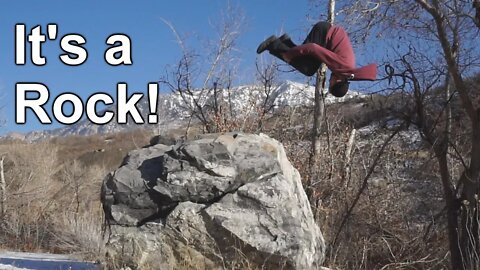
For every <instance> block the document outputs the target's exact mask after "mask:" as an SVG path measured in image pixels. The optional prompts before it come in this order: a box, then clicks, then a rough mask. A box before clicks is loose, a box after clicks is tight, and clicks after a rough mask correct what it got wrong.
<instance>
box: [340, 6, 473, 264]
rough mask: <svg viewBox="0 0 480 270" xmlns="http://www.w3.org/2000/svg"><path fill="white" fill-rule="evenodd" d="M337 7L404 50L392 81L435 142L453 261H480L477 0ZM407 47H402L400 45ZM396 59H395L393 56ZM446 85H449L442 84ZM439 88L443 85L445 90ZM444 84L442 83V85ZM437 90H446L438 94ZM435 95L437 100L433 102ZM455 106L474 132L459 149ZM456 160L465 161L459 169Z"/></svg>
mask: <svg viewBox="0 0 480 270" xmlns="http://www.w3.org/2000/svg"><path fill="white" fill-rule="evenodd" d="M342 3H343V5H342V6H341V7H340V8H339V9H338V14H339V16H341V19H342V21H343V22H344V25H345V26H346V27H349V28H350V32H351V33H352V35H353V37H354V40H355V41H365V40H366V39H367V38H368V37H372V36H374V37H380V36H381V37H383V38H384V39H385V38H390V39H389V41H390V42H391V44H393V45H394V46H395V48H394V51H395V52H397V55H400V57H399V58H398V60H397V61H395V63H391V65H392V66H394V67H395V69H396V72H393V71H392V70H390V71H389V72H387V73H388V74H387V75H388V76H389V77H390V79H391V81H393V83H397V85H399V87H400V88H401V89H402V90H404V91H405V94H407V95H408V96H410V98H411V100H412V102H411V103H409V104H406V106H405V108H404V109H405V110H410V112H407V113H404V115H405V116H409V117H410V119H408V120H409V121H410V122H411V123H412V124H414V126H416V127H417V128H418V131H419V132H420V134H421V136H422V138H423V139H424V141H425V142H426V143H428V144H429V145H430V146H431V149H432V152H433V154H434V156H435V159H436V162H437V165H438V167H437V168H438V171H437V173H438V177H439V179H440V183H441V185H442V187H443V197H444V201H445V205H446V216H447V223H448V239H449V248H450V257H451V266H452V269H479V267H480V256H479V254H480V238H479V236H480V235H479V230H480V228H479V218H478V216H479V213H478V193H479V191H480V108H479V103H478V102H477V103H475V100H476V98H477V96H476V95H478V94H476V92H477V91H478V88H477V90H475V89H472V86H471V85H469V84H468V83H467V78H468V76H470V75H473V74H474V73H475V72H478V69H479V67H480V63H479V59H480V58H479V57H478V56H479V49H478V29H477V27H476V26H478V12H477V10H478V8H477V6H478V1H474V2H473V7H474V8H472V2H470V1H459V0H445V1H439V0H410V1H396V0H379V1H360V0H351V1H344V2H342ZM402 51H403V53H402ZM391 60H392V59H390V61H389V62H393V61H391ZM442 85H445V87H443V88H442ZM439 89H440V90H439ZM442 89H443V90H442ZM438 91H442V92H443V94H441V95H437V96H438V98H434V97H435V96H436V94H437V93H438ZM433 100H437V101H438V102H434V101H433ZM451 110H454V111H457V112H459V113H460V115H463V119H464V120H463V121H462V125H460V124H457V127H456V128H457V129H458V128H461V129H462V132H463V133H466V135H467V136H468V137H469V139H468V140H469V143H468V147H467V149H466V150H464V151H461V150H459V149H460V147H459V146H458V145H457V144H456V142H455V140H454V139H452V136H453V135H455V133H458V131H457V132H456V131H455V130H454V127H453V126H452V121H451V119H452V117H454V116H452V113H451ZM451 164H457V165H458V166H460V167H461V168H463V169H462V170H461V173H460V174H458V175H457V174H455V173H454V171H453V170H452V165H451Z"/></svg>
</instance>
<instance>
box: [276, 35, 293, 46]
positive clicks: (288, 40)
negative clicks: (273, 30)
mask: <svg viewBox="0 0 480 270" xmlns="http://www.w3.org/2000/svg"><path fill="white" fill-rule="evenodd" d="M278 39H280V41H281V42H283V44H285V45H287V46H288V47H289V48H293V47H296V46H297V44H295V43H293V41H292V39H291V38H290V36H289V35H288V34H283V35H282V36H280V37H279V38H278Z"/></svg>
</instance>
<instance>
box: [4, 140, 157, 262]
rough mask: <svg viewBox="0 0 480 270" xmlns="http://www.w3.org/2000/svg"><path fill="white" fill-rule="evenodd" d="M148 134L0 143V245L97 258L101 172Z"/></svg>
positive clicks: (108, 169) (121, 157)
mask: <svg viewBox="0 0 480 270" xmlns="http://www.w3.org/2000/svg"><path fill="white" fill-rule="evenodd" d="M150 137H151V135H150V134H149V133H146V132H133V133H122V134H116V135H114V136H109V137H102V136H92V137H67V138H57V139H53V140H50V141H47V142H41V143H33V144H30V143H25V142H11V141H10V142H2V143H1V144H0V155H2V156H4V157H5V162H4V163H5V179H6V183H7V192H6V194H7V200H6V205H5V208H6V209H5V216H3V217H2V219H1V221H0V226H1V230H0V248H2V249H8V250H16V251H43V252H45V251H46V252H55V253H75V254H80V255H83V256H84V257H86V258H88V259H94V260H95V259H99V256H101V254H102V252H101V250H102V247H103V246H104V243H103V238H102V231H101V228H102V222H103V212H102V208H101V204H100V200H99V199H100V194H99V192H100V187H101V183H102V180H103V177H104V176H105V175H106V173H107V172H108V171H111V170H112V169H114V168H116V167H118V166H119V164H120V163H121V161H122V159H123V157H124V156H125V154H126V153H127V152H128V151H129V150H132V149H134V148H138V147H141V146H144V145H146V144H147V143H148V139H149V138H150Z"/></svg>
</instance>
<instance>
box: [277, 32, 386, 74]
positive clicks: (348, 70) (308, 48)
mask: <svg viewBox="0 0 480 270" xmlns="http://www.w3.org/2000/svg"><path fill="white" fill-rule="evenodd" d="M285 56H286V57H287V58H289V59H294V58H296V57H299V56H311V57H314V58H316V59H318V60H319V61H320V62H322V63H325V64H326V65H327V67H328V68H329V69H330V70H331V71H332V72H333V73H336V74H340V75H343V76H346V77H349V78H351V80H369V81H374V80H375V79H376V78H377V65H376V64H369V65H366V66H364V67H360V68H356V67H355V54H354V52H353V48H352V43H351V42H350V39H349V38H348V35H347V33H346V32H345V30H344V29H343V28H342V27H340V26H336V25H332V26H331V27H330V29H329V30H328V33H327V39H326V45H325V48H324V47H322V46H320V45H318V44H316V43H307V44H303V45H300V46H296V47H293V48H292V49H290V50H288V51H287V52H285Z"/></svg>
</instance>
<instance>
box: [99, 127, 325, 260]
mask: <svg viewBox="0 0 480 270" xmlns="http://www.w3.org/2000/svg"><path fill="white" fill-rule="evenodd" d="M101 194H102V202H103V206H104V210H105V215H106V218H107V220H108V222H109V224H110V226H109V229H110V238H109V242H108V247H107V250H108V255H109V256H110V258H111V261H112V264H113V265H115V266H117V267H123V266H130V267H133V268H142V267H152V268H153V269H173V268H174V267H178V266H179V265H182V266H185V267H187V268H189V267H192V266H194V267H195V268H197V269H216V268H232V267H242V266H245V267H247V266H249V267H263V269H320V265H321V264H322V262H323V259H324V252H325V244H324V240H323V237H322V234H321V232H320V230H319V228H318V226H317V225H316V223H315V221H314V219H313V215H312V212H311V209H310V205H309V202H308V200H307V197H306V195H305V192H304V190H303V188H302V185H301V179H300V175H299V173H298V171H297V170H296V169H295V168H293V166H292V165H291V164H290V162H289V161H288V159H287V157H286V154H285V151H284V149H283V146H282V145H281V144H280V143H278V142H277V141H275V140H274V139H271V138H269V137H267V136H265V135H246V134H223V135H220V134H210V135H206V136H202V137H201V138H198V139H196V140H193V141H188V142H184V143H182V144H177V145H175V146H166V145H162V144H157V145H153V146H150V147H148V148H144V149H139V150H134V151H132V152H131V153H129V155H128V156H127V157H126V158H125V161H124V163H123V164H122V166H121V167H120V168H119V169H117V170H116V171H114V172H112V173H110V174H109V175H108V176H107V177H106V179H105V181H104V184H103V187H102V193H101Z"/></svg>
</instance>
